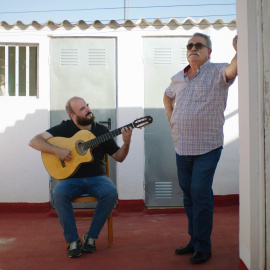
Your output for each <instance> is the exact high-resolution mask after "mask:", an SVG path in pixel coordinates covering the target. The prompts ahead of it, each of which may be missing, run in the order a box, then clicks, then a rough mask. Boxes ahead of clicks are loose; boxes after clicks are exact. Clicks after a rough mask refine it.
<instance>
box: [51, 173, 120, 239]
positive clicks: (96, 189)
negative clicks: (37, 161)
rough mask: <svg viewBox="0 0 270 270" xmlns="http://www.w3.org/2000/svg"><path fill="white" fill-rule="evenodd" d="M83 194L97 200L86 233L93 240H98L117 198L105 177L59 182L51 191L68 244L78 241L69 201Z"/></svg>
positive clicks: (112, 186) (112, 184)
mask: <svg viewBox="0 0 270 270" xmlns="http://www.w3.org/2000/svg"><path fill="white" fill-rule="evenodd" d="M83 194H89V195H90V196H94V197H96V198H98V203H97V206H96V209H95V213H94V217H93V220H92V222H91V226H90V228H89V230H88V232H87V233H88V235H89V236H90V238H95V239H98V236H99V233H100V231H101V229H102V228H103V226H104V224H105V222H106V220H107V218H108V216H109V215H110V213H111V211H112V210H113V208H114V205H115V203H116V201H117V198H118V194H117V189H116V187H115V185H114V183H113V182H112V181H111V179H109V178H108V177H107V176H96V177H88V178H68V179H65V180H61V181H59V182H58V183H57V185H56V186H55V188H54V191H53V203H54V206H55V210H56V212H57V215H58V218H59V221H60V224H61V226H62V228H63V232H64V237H65V240H66V241H67V242H68V243H71V242H73V241H76V240H78V239H79V235H78V232H77V227H76V221H75V217H74V212H73V207H72V204H71V201H72V200H73V199H75V198H78V197H80V196H81V195H83Z"/></svg>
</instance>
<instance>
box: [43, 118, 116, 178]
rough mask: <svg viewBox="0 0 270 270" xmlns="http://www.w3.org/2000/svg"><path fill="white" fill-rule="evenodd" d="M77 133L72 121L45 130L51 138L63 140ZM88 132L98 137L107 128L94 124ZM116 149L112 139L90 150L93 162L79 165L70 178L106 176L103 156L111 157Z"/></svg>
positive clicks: (77, 129) (105, 131) (106, 131)
mask: <svg viewBox="0 0 270 270" xmlns="http://www.w3.org/2000/svg"><path fill="white" fill-rule="evenodd" d="M78 131H80V129H79V128H78V127H77V126H76V125H75V124H74V123H73V121H72V120H65V121H62V123H61V124H59V125H57V126H54V127H52V128H50V129H48V130H47V132H49V133H50V134H51V135H52V136H53V137H65V138H71V137H72V136H73V135H74V134H75V133H77V132H78ZM90 132H92V133H93V134H94V135H95V136H96V137H98V136H101V135H103V134H105V133H108V132H109V130H108V128H107V127H105V126H103V125H101V124H98V123H96V122H95V123H93V124H92V128H91V130H90ZM118 149H119V146H118V145H117V144H116V142H115V141H114V140H113V139H109V140H107V141H105V142H103V143H102V144H101V145H99V146H98V147H96V148H94V149H93V150H92V155H93V158H94V160H93V161H92V162H88V163H84V164H82V165H80V166H79V169H78V170H77V171H76V173H75V174H74V175H72V178H76V177H92V176H98V175H106V163H105V154H106V153H107V154H109V155H110V156H111V155H113V154H114V153H115V152H116V151H117V150H118Z"/></svg>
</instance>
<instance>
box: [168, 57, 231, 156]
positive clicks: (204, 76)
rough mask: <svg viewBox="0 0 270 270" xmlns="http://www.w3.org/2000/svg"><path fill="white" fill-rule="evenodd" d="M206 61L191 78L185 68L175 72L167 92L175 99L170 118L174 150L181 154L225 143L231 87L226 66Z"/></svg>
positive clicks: (198, 153) (198, 152)
mask: <svg viewBox="0 0 270 270" xmlns="http://www.w3.org/2000/svg"><path fill="white" fill-rule="evenodd" d="M227 65H228V64H226V63H222V64H216V63H211V62H210V61H207V62H206V63H204V64H203V65H202V66H200V67H199V69H198V70H197V73H196V75H195V76H194V77H193V78H192V79H191V80H189V79H188V77H187V75H186V72H187V70H188V69H189V66H187V67H186V68H185V69H184V70H182V71H180V72H179V73H177V74H176V75H174V76H173V77H172V79H171V84H170V86H169V87H168V88H167V89H166V95H167V96H168V97H170V98H171V99H173V100H174V101H175V106H174V109H173V113H172V118H171V121H170V127H171V135H172V139H173V142H174V147H175V151H176V153H177V154H179V155H201V154H205V153H207V152H209V151H211V150H214V149H216V148H218V147H220V146H222V145H223V124H224V121H225V118H224V110H225V108H226V103H227V96H228V88H229V86H231V84H232V83H233V82H234V80H232V81H230V82H228V83H227V82H226V76H225V67H226V66H227Z"/></svg>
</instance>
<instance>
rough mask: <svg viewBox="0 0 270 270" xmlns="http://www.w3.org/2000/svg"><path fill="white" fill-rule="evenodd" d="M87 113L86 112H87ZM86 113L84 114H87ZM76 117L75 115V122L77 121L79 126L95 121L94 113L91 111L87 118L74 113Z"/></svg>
mask: <svg viewBox="0 0 270 270" xmlns="http://www.w3.org/2000/svg"><path fill="white" fill-rule="evenodd" d="M87 115H88V114H87ZM87 115H86V116H87ZM76 117H77V119H76V120H77V123H78V125H80V126H88V125H91V124H93V123H94V121H95V116H94V114H93V113H92V117H91V118H90V119H88V118H86V117H80V116H77V115H76Z"/></svg>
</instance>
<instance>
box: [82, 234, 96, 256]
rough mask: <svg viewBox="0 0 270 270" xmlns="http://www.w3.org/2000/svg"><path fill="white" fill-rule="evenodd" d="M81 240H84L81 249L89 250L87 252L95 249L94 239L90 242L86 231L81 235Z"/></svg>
mask: <svg viewBox="0 0 270 270" xmlns="http://www.w3.org/2000/svg"><path fill="white" fill-rule="evenodd" d="M83 242H84V245H83V247H82V249H83V250H84V251H86V252H89V253H93V252H95V251H96V245H95V240H94V243H92V244H90V237H89V236H88V234H87V233H86V234H85V235H84V236H83Z"/></svg>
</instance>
